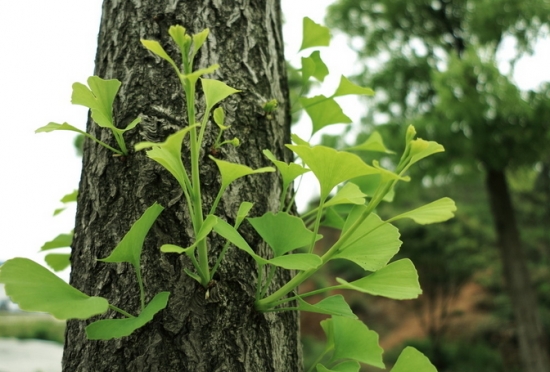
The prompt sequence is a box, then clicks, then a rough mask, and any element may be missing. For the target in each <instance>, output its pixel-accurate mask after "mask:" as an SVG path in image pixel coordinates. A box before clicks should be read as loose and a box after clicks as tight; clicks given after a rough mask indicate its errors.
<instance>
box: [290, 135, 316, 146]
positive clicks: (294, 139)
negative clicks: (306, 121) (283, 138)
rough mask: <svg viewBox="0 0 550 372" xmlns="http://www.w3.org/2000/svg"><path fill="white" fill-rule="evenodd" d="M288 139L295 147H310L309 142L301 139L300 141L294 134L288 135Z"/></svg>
mask: <svg viewBox="0 0 550 372" xmlns="http://www.w3.org/2000/svg"><path fill="white" fill-rule="evenodd" d="M290 139H291V140H292V142H294V143H295V144H297V145H300V146H308V147H312V146H311V145H310V144H309V142H307V141H304V140H303V139H301V138H300V137H299V136H298V135H297V134H296V133H292V134H291V135H290Z"/></svg>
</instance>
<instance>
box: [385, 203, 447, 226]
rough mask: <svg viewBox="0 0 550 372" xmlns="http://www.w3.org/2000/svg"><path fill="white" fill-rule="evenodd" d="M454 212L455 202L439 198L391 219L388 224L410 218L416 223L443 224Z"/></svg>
mask: <svg viewBox="0 0 550 372" xmlns="http://www.w3.org/2000/svg"><path fill="white" fill-rule="evenodd" d="M455 211H456V205H455V202H454V201H453V200H452V199H450V198H441V199H439V200H436V201H434V202H431V203H429V204H426V205H424V206H422V207H420V208H416V209H413V210H412V211H409V212H406V213H402V214H400V215H398V216H395V217H392V218H390V219H389V220H388V222H392V221H397V220H400V219H403V218H410V219H411V220H413V221H414V222H416V223H419V224H421V225H427V224H430V223H436V222H444V221H447V220H449V219H451V218H453V217H454V213H453V212H455Z"/></svg>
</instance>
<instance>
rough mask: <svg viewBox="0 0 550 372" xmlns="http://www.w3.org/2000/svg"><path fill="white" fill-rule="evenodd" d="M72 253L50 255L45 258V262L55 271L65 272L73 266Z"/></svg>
mask: <svg viewBox="0 0 550 372" xmlns="http://www.w3.org/2000/svg"><path fill="white" fill-rule="evenodd" d="M70 259H71V254H70V253H50V254H47V255H46V256H44V261H46V263H47V264H48V266H49V267H51V269H52V270H53V271H63V270H65V269H66V268H67V267H69V266H71V260H70Z"/></svg>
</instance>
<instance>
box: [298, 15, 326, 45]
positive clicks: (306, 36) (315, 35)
mask: <svg viewBox="0 0 550 372" xmlns="http://www.w3.org/2000/svg"><path fill="white" fill-rule="evenodd" d="M329 44H330V30H329V28H328V27H325V26H321V25H320V24H317V23H315V22H314V21H313V20H312V19H311V18H308V17H304V22H303V33H302V46H300V50H304V49H307V48H311V47H316V46H328V45H329Z"/></svg>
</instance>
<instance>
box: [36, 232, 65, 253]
mask: <svg viewBox="0 0 550 372" xmlns="http://www.w3.org/2000/svg"><path fill="white" fill-rule="evenodd" d="M72 243H73V233H72V232H71V233H70V234H59V235H57V236H56V237H55V238H53V240H50V241H49V242H46V243H44V245H43V246H42V247H41V248H40V250H41V251H47V250H48V249H56V248H65V247H70V246H71V244H72Z"/></svg>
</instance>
